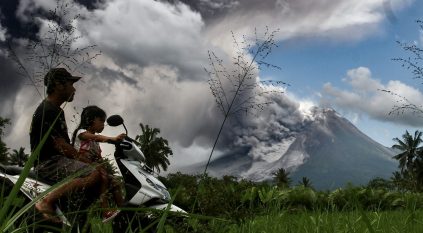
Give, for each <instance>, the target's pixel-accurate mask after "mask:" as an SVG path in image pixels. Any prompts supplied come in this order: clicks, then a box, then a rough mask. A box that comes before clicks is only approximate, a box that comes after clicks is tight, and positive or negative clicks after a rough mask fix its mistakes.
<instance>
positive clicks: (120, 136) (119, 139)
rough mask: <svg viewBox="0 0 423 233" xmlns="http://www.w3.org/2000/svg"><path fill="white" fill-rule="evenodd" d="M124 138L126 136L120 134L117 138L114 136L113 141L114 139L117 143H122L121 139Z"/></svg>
mask: <svg viewBox="0 0 423 233" xmlns="http://www.w3.org/2000/svg"><path fill="white" fill-rule="evenodd" d="M125 137H126V134H124V133H121V134H119V135H118V136H116V137H115V138H114V139H115V141H117V142H119V141H122V140H123V139H125Z"/></svg>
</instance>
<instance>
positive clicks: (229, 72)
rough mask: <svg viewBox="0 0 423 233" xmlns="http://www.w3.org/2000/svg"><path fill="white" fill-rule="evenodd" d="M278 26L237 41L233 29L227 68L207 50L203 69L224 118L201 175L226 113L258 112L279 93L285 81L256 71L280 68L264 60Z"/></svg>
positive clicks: (225, 119) (226, 118)
mask: <svg viewBox="0 0 423 233" xmlns="http://www.w3.org/2000/svg"><path fill="white" fill-rule="evenodd" d="M277 32H278V30H274V31H271V32H270V31H269V29H268V28H267V27H266V30H265V32H264V35H263V36H262V37H259V36H258V33H257V30H255V33H254V34H255V38H253V39H252V41H253V42H250V41H251V40H249V39H248V38H247V37H246V36H243V39H242V41H238V40H237V39H236V37H235V35H234V33H233V32H232V39H233V43H234V49H235V55H234V56H233V57H232V62H231V67H230V68H227V66H225V64H224V61H223V60H222V59H220V58H219V57H218V56H217V55H216V54H215V53H214V52H212V51H208V56H209V57H208V59H209V69H207V68H206V69H205V70H206V72H207V73H208V75H209V77H210V79H209V80H208V83H209V87H210V90H211V93H212V95H213V97H214V99H215V101H216V104H217V107H218V108H219V110H220V111H221V113H222V114H223V116H224V118H223V121H222V123H221V125H220V128H219V131H218V133H217V135H216V138H215V141H214V144H213V147H212V150H211V152H210V155H209V157H208V161H207V164H206V166H205V168H204V172H203V176H204V175H205V174H206V172H207V168H208V166H209V164H210V160H211V158H212V155H213V152H214V150H215V148H216V145H217V142H218V140H219V137H220V135H221V133H222V130H223V127H224V126H225V123H226V121H227V120H228V119H229V117H231V116H233V115H236V114H240V113H245V114H258V113H259V112H261V111H263V110H264V109H265V107H266V106H268V105H270V104H272V103H273V102H272V101H271V100H269V99H266V96H269V95H271V94H282V93H283V92H284V91H283V90H284V89H283V88H282V86H284V85H287V84H286V83H285V82H282V81H273V80H265V81H260V80H259V79H258V72H259V71H260V70H261V69H262V68H263V67H266V68H275V69H281V68H280V67H279V66H276V65H272V64H270V63H268V62H266V58H267V57H268V56H269V54H270V53H271V52H272V49H274V48H275V47H277V44H276V41H275V35H276V33H277Z"/></svg>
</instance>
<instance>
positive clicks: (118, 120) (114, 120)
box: [107, 115, 123, 126]
mask: <svg viewBox="0 0 423 233" xmlns="http://www.w3.org/2000/svg"><path fill="white" fill-rule="evenodd" d="M107 124H108V125H110V126H118V125H121V124H123V118H122V117H121V116H119V115H112V116H109V117H108V118H107Z"/></svg>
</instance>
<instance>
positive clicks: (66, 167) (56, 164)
mask: <svg viewBox="0 0 423 233" xmlns="http://www.w3.org/2000/svg"><path fill="white" fill-rule="evenodd" d="M94 170H95V168H94V167H93V166H91V165H90V164H88V163H84V162H81V161H79V160H75V159H70V158H67V157H65V156H57V157H53V159H50V160H47V161H43V162H41V163H40V164H39V165H38V166H36V168H35V171H36V172H37V173H38V176H39V177H40V178H42V179H44V180H47V181H50V182H54V183H57V182H60V181H61V180H63V179H65V178H66V177H68V176H71V175H75V174H76V173H78V172H81V171H82V173H81V174H79V175H78V176H77V177H86V176H88V175H90V174H91V173H92V172H93V171H94Z"/></svg>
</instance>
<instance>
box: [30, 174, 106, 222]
mask: <svg viewBox="0 0 423 233" xmlns="http://www.w3.org/2000/svg"><path fill="white" fill-rule="evenodd" d="M100 182H102V179H101V174H100V173H99V172H98V171H97V170H94V171H93V172H91V174H89V175H88V176H86V177H81V178H75V179H72V180H71V181H69V182H67V183H66V184H64V185H62V186H60V187H59V188H57V189H56V190H54V191H52V192H50V193H49V194H47V196H45V197H44V198H43V199H42V200H41V201H39V202H38V203H36V204H35V208H36V209H37V210H38V211H40V212H41V213H43V214H44V216H45V217H46V218H48V219H50V220H52V221H54V222H60V219H57V218H56V217H54V215H55V204H56V203H57V201H58V200H59V198H61V197H62V196H64V195H66V194H69V193H71V192H73V191H79V190H82V189H84V188H89V187H92V186H94V185H96V184H99V183H100Z"/></svg>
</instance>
